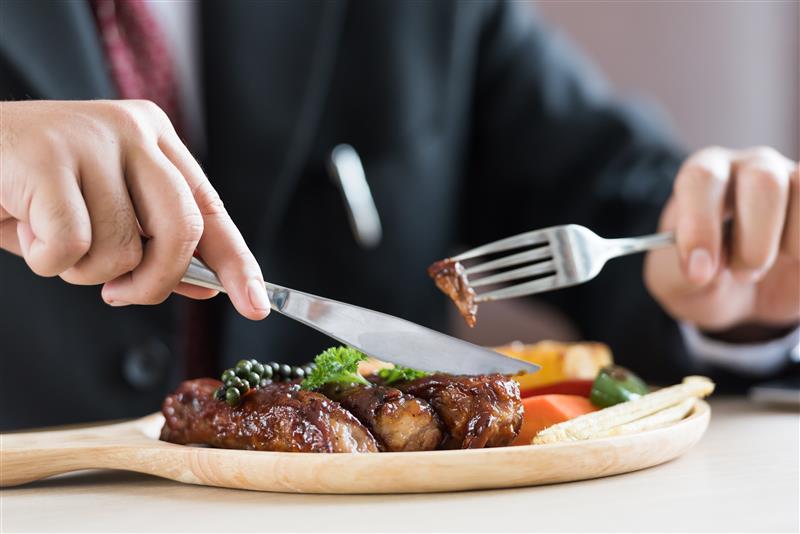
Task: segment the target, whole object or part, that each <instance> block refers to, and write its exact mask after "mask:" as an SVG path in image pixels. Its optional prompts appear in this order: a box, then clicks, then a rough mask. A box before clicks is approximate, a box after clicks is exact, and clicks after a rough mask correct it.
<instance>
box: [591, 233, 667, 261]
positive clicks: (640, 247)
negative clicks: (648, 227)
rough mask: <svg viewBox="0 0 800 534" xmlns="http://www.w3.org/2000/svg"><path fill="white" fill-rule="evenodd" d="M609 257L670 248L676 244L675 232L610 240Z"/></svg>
mask: <svg viewBox="0 0 800 534" xmlns="http://www.w3.org/2000/svg"><path fill="white" fill-rule="evenodd" d="M607 241H608V245H609V248H610V252H609V257H610V258H617V257H619V256H627V255H628V254H636V253H637V252H644V251H647V250H653V249H657V248H663V247H668V246H670V245H674V244H675V233H674V232H661V233H660V234H651V235H643V236H639V237H623V238H619V239H609V240H607Z"/></svg>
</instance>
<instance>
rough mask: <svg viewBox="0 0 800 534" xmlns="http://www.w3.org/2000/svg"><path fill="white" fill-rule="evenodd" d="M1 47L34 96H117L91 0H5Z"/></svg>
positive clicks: (1, 23) (0, 31)
mask: <svg viewBox="0 0 800 534" xmlns="http://www.w3.org/2000/svg"><path fill="white" fill-rule="evenodd" d="M0 50H1V51H2V56H3V57H4V58H5V59H6V61H8V63H9V65H10V67H11V68H12V69H14V71H15V72H16V73H17V75H18V77H19V78H20V79H21V80H23V81H24V82H25V84H26V85H27V89H28V91H30V94H29V96H30V97H32V98H43V99H87V98H113V96H114V93H115V91H114V87H113V85H112V83H111V80H110V78H109V76H108V71H107V69H106V66H105V62H104V59H103V52H102V47H101V45H100V41H99V38H98V35H97V30H96V28H95V24H94V20H93V19H92V14H91V12H90V10H89V5H88V3H87V2H83V1H76V0H68V1H67V0H64V1H52V2H34V1H25V0H4V1H3V4H2V16H0ZM3 96H6V95H3Z"/></svg>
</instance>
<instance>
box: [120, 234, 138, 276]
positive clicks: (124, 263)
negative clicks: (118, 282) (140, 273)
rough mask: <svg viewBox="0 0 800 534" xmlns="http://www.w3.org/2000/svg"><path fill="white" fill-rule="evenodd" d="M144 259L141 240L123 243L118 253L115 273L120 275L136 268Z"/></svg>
mask: <svg viewBox="0 0 800 534" xmlns="http://www.w3.org/2000/svg"><path fill="white" fill-rule="evenodd" d="M141 261H142V246H141V244H140V243H139V240H138V239H136V240H131V241H129V242H128V243H127V244H122V246H121V247H120V248H119V250H118V252H117V254H116V261H115V265H114V271H115V273H114V275H115V277H116V276H119V275H121V274H125V273H128V272H131V271H132V270H134V269H135V268H136V267H137V266H138V265H139V264H140V263H141Z"/></svg>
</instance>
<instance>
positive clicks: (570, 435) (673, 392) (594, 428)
mask: <svg viewBox="0 0 800 534" xmlns="http://www.w3.org/2000/svg"><path fill="white" fill-rule="evenodd" d="M712 391H714V383H713V382H712V381H711V380H709V379H708V378H706V377H703V376H688V377H686V378H684V379H683V383H682V384H678V385H675V386H670V387H667V388H664V389H660V390H658V391H655V392H653V393H648V394H647V395H644V396H642V397H639V398H638V399H634V400H631V401H627V402H623V403H620V404H617V405H615V406H611V407H609V408H604V409H602V410H600V411H598V412H593V413H589V414H586V415H581V416H579V417H576V418H575V419H571V420H569V421H565V422H563V423H559V424H557V425H553V426H551V427H549V428H546V429H544V430H542V431H541V432H539V434H537V435H536V437H535V438H534V439H533V443H535V444H545V443H556V442H559V441H579V440H585V439H590V438H595V437H600V436H602V435H605V433H606V432H609V431H610V430H612V429H613V428H615V427H619V426H621V425H625V424H628V423H631V422H633V421H636V420H638V419H642V418H644V417H647V416H649V415H652V414H654V413H656V412H660V411H661V410H663V409H665V408H669V407H670V406H674V405H676V404H679V403H681V402H682V401H684V400H686V399H688V398H702V397H706V396H708V395H710V394H711V392H712Z"/></svg>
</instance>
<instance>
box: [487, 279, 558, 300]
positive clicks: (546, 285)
mask: <svg viewBox="0 0 800 534" xmlns="http://www.w3.org/2000/svg"><path fill="white" fill-rule="evenodd" d="M557 280H558V279H557V278H556V276H555V275H553V276H547V277H545V278H539V279H538V280H532V281H530V282H525V283H523V284H517V285H515V286H511V287H505V288H503V289H496V290H495V291H489V292H488V293H484V294H482V295H481V294H479V295H478V296H477V297H476V298H475V302H487V301H490V300H502V299H508V298H513V297H523V296H525V295H532V294H534V293H541V292H542V291H547V290H549V289H555V288H556V287H559V286H558V285H557V284H556V282H557Z"/></svg>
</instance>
